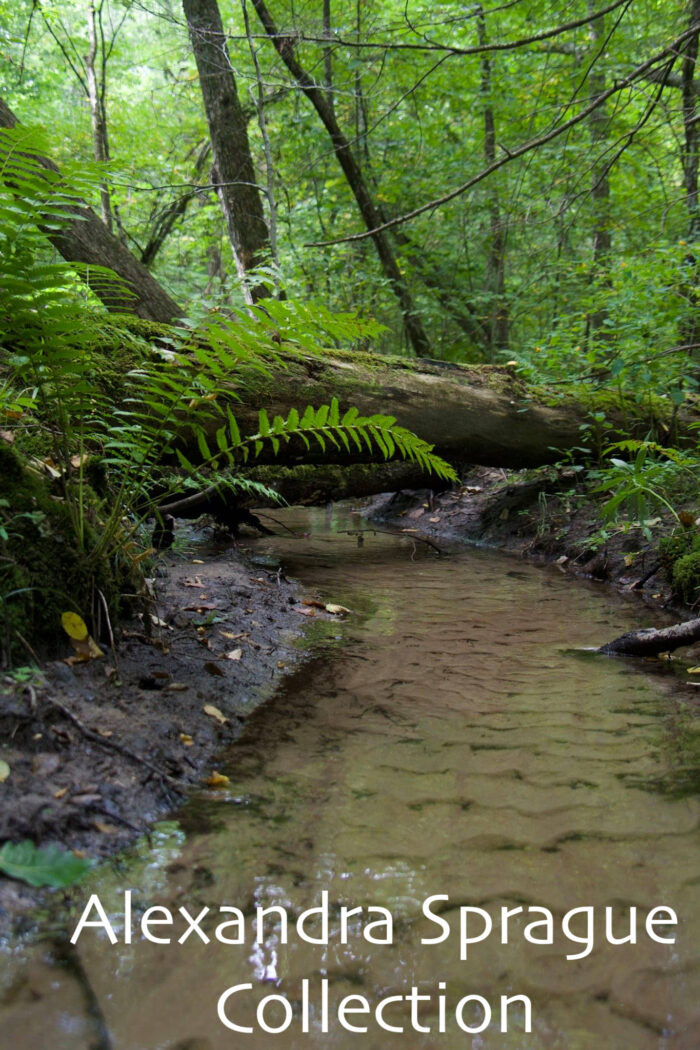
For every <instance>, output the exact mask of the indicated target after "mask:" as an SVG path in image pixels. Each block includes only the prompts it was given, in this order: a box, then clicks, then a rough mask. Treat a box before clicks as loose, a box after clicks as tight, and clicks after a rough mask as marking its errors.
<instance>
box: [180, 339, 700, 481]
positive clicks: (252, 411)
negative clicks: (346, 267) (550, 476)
mask: <svg viewBox="0 0 700 1050" xmlns="http://www.w3.org/2000/svg"><path fill="white" fill-rule="evenodd" d="M236 393H237V395H238V396H239V397H240V400H237V401H235V402H234V403H232V406H231V407H232V409H233V412H234V414H235V416H236V419H237V421H238V425H239V428H240V431H241V433H242V434H254V433H256V432H257V430H258V410H259V409H260V408H261V407H263V406H264V407H265V409H266V411H267V413H268V415H269V416H270V418H272V416H274V415H280V416H282V417H286V416H287V415H288V414H289V411H290V410H291V409H292V408H297V409H298V410H299V411H300V412H301V411H303V409H304V408H305V407H306V405H316V406H318V405H323V404H328V402H329V401H330V400H331V398H333V397H336V398H337V399H338V401H339V403H340V409H341V412H342V411H344V410H345V409H347V408H349V407H350V406H355V407H356V408H357V409H358V410H359V412H360V413H361V414H362V415H366V416H369V415H374V414H391V415H393V416H395V417H396V418H397V421H398V423H399V424H400V425H401V426H404V427H407V428H408V429H409V430H412V431H413V432H414V433H415V434H417V435H418V436H419V437H421V438H422V439H423V440H425V441H427V442H429V443H430V444H432V445H434V446H435V452H436V453H437V454H438V455H440V456H442V457H443V458H444V459H446V460H448V461H450V462H452V463H453V464H461V463H472V464H483V465H487V466H497V467H512V468H523V467H536V466H541V465H544V464H547V463H553V462H556V461H557V460H559V459H561V458H562V455H563V454H564V452H565V451H566V450H568V449H573V448H574V447H576V446H578V445H580V443H581V429H580V428H581V425H582V424H583V423H585V422H586V420H587V419H588V418H589V413H590V411H591V405H590V403H589V404H585V405H584V404H580V403H578V402H576V401H574V400H573V399H571V400H562V402H561V403H559V404H558V405H556V406H552V405H547V404H544V403H543V402H542V401H541V400H538V394H537V393H536V392H535V391H533V390H532V389H531V388H529V387H528V386H527V385H526V384H525V383H523V382H522V381H521V380H520V379H519V378H518V377H517V376H516V375H515V373H514V372H513V371H512V370H510V369H509V368H507V367H499V366H495V365H481V366H474V367H469V366H465V365H454V364H447V363H446V362H434V361H428V360H421V361H418V362H416V361H415V360H414V359H412V358H389V357H383V356H378V355H376V356H375V355H372V354H366V353H363V354H356V353H353V352H352V351H328V352H326V354H325V355H324V357H323V358H319V357H302V356H297V355H294V356H289V357H287V358H285V360H284V363H283V364H282V365H280V366H278V367H276V368H274V369H273V373H272V375H271V376H269V377H268V378H267V379H266V380H264V381H258V380H256V382H255V385H254V387H253V388H252V389H251V391H250V392H247V391H246V389H245V387H244V386H243V387H241V386H238V387H237V389H236ZM614 417H615V413H614V411H610V410H609V409H608V419H609V421H610V424H611V426H612V427H614V426H615V425H616V423H619V428H620V433H624V434H626V435H630V434H637V435H638V436H641V437H644V436H645V435H646V434H647V433H648V432H649V429H650V426H651V421H650V419H649V417H648V415H646V416H643V415H642V410H641V409H640V408H639V406H636V407H635V405H634V404H633V403H632V402H631V401H630V403H629V404H626V405H625V406H624V409H623V408H621V409H620V412H619V420H616V419H615V418H614ZM635 418H636V419H637V420H638V424H636V425H635V422H634V420H635ZM686 422H687V420H680V421H679V426H680V427H683V426H684V425H685V423H686ZM219 426H221V418H220V417H216V419H215V420H214V422H213V424H212V431H214V430H215V429H217V427H219ZM661 440H663V438H661ZM688 440H690V441H693V440H696V439H694V438H693V437H692V436H689V438H688ZM191 452H192V456H195V457H196V455H197V452H196V448H193V449H192V450H191ZM359 458H360V457H358V456H354V457H349V456H347V455H346V454H345V453H344V452H343V451H342V449H341V450H338V449H336V448H334V447H333V446H332V445H331V444H330V443H327V445H326V451H325V452H321V451H320V449H319V450H318V451H316V450H314V449H313V448H312V449H311V451H310V452H307V451H306V450H305V448H304V446H303V445H302V444H301V443H299V444H298V445H297V444H295V443H293V442H290V444H288V445H285V444H283V445H282V447H281V449H280V452H279V455H277V456H275V455H273V454H272V451H271V450H269V451H268V450H267V449H265V450H264V452H263V456H262V458H261V459H259V460H256V463H257V462H267V463H272V464H280V465H284V466H296V465H298V464H301V463H311V464H319V463H351V462H353V461H358V459H359ZM364 458H365V459H367V458H368V457H364ZM375 458H376V457H375ZM348 494H349V495H350V494H351V493H348Z"/></svg>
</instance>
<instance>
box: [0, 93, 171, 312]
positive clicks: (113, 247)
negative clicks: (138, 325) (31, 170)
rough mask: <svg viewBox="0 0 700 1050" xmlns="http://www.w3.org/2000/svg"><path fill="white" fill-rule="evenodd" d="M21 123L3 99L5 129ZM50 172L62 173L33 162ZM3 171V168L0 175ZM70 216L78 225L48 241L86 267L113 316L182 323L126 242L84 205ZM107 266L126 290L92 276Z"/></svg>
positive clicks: (0, 111) (0, 122) (41, 160)
mask: <svg viewBox="0 0 700 1050" xmlns="http://www.w3.org/2000/svg"><path fill="white" fill-rule="evenodd" d="M18 123H19V121H18V120H17V117H16V116H15V115H14V113H13V112H12V110H11V109H10V108H9V106H7V105H6V104H5V102H4V101H3V100H2V99H0V127H3V128H14V127H15V126H16V125H17V124H18ZM34 160H35V162H36V163H38V164H40V165H41V167H43V168H45V169H46V170H47V171H51V172H54V173H57V174H58V173H59V169H58V168H57V167H56V165H55V164H53V163H52V162H51V161H50V160H48V159H47V158H46V157H38V156H37V157H34ZM1 169H2V166H1V165H0V171H1ZM65 210H66V211H67V212H69V213H70V214H72V215H73V216H74V221H73V222H71V223H69V224H68V225H67V226H65V227H64V228H63V229H61V230H54V229H51V230H49V231H47V234H46V236H47V237H48V239H49V240H50V241H51V243H52V244H53V245H54V247H55V248H56V250H57V251H58V252H59V253H60V254H61V255H62V256H63V258H64V259H66V261H67V262H71V263H81V264H83V267H84V268H83V269H81V276H82V277H83V278H84V279H85V281H86V283H87V284H88V286H89V287H90V288H91V289H92V291H93V292H94V293H95V295H96V296H97V297H98V298H99V299H101V300H102V302H103V303H104V304H105V306H106V307H107V309H108V310H112V311H115V312H118V313H130V314H136V316H137V317H143V318H145V319H146V320H149V321H158V322H161V323H164V324H167V323H169V322H172V321H174V320H175V319H176V318H178V317H182V316H183V314H184V311H183V310H182V309H181V308H180V307H179V306H178V304H177V303H176V302H175V300H174V299H171V297H170V296H169V295H168V293H167V292H166V291H165V290H164V289H163V288H162V287H161V285H160V284H158V282H157V281H156V280H155V278H153V277H152V276H151V274H150V273H149V272H148V270H147V269H146V267H145V266H143V265H142V264H141V263H140V262H139V261H138V259H136V258H134V256H133V255H132V254H131V252H130V251H128V249H127V248H125V247H124V245H123V244H122V243H121V241H119V240H117V238H116V237H115V236H114V235H113V234H111V233H110V232H109V230H108V229H107V227H106V226H105V224H104V223H103V222H102V220H101V219H100V218H99V217H98V216H97V215H96V214H95V213H94V211H93V210H92V209H91V208H88V206H87V205H86V204H85V203H84V201H80V200H76V202H75V203H74V204H70V205H69V204H67V205H66V207H65ZM95 266H101V267H104V266H108V267H109V268H110V269H112V270H114V272H115V273H116V274H117V276H118V277H119V278H121V280H122V281H123V282H124V285H125V287H124V289H122V288H120V287H119V286H118V285H117V284H115V282H114V281H109V282H107V281H106V280H105V277H104V275H103V274H99V273H96V272H95V271H94V270H91V267H95Z"/></svg>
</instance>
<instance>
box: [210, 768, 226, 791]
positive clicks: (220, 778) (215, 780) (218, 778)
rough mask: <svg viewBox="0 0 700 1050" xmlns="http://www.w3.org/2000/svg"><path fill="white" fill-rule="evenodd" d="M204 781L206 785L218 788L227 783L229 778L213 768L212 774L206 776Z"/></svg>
mask: <svg viewBox="0 0 700 1050" xmlns="http://www.w3.org/2000/svg"><path fill="white" fill-rule="evenodd" d="M204 783H205V784H206V785H207V787H210V788H218V787H224V785H225V784H229V783H230V780H229V778H228V777H227V776H224V774H223V773H217V772H216V770H214V772H213V773H212V775H211V776H210V777H207V778H206V780H205V781H204Z"/></svg>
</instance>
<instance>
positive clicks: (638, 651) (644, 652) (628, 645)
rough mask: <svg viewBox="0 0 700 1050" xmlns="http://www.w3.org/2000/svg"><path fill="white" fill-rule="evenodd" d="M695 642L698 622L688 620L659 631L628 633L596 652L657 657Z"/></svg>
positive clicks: (699, 631) (699, 637)
mask: <svg viewBox="0 0 700 1050" xmlns="http://www.w3.org/2000/svg"><path fill="white" fill-rule="evenodd" d="M697 641H700V620H688V621H687V622H686V623H676V624H674V625H673V627H664V628H661V629H660V630H657V629H655V628H653V627H648V628H647V629H646V630H643V631H630V632H629V633H628V634H623V635H620V637H619V638H615V639H614V641H612V642H608V643H607V645H602V646H601V647H600V649H599V650H598V652H599V653H605V654H606V655H608V656H658V655H659V653H670V652H673V650H674V649H680V648H681V646H684V645H693V643H694V642H697Z"/></svg>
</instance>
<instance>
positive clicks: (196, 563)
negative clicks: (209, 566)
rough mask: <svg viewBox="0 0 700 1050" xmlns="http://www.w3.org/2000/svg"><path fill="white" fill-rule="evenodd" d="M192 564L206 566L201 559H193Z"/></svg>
mask: <svg viewBox="0 0 700 1050" xmlns="http://www.w3.org/2000/svg"><path fill="white" fill-rule="evenodd" d="M192 564H193V565H204V561H203V560H202V559H201V558H193V559H192Z"/></svg>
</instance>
